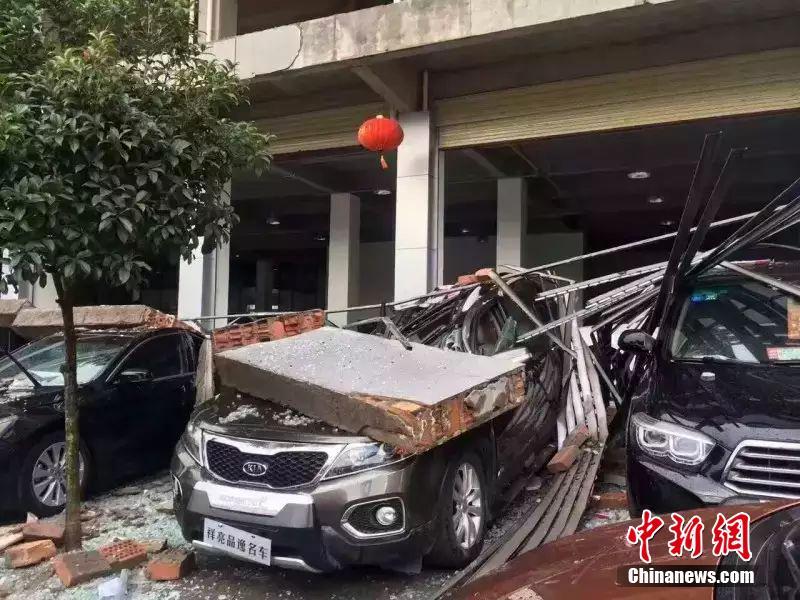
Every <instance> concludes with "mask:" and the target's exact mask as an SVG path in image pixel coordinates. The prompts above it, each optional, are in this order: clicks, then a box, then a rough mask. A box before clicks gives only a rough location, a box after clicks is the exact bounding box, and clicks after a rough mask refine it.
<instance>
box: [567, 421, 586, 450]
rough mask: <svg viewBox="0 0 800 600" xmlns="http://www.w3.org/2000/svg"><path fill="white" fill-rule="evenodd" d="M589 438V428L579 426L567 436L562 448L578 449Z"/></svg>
mask: <svg viewBox="0 0 800 600" xmlns="http://www.w3.org/2000/svg"><path fill="white" fill-rule="evenodd" d="M589 437H591V434H590V433H589V428H588V427H587V426H586V425H579V426H578V427H576V428H575V429H573V430H572V431H570V432H569V433H568V434H567V439H565V440H564V446H577V447H578V448H580V447H581V446H583V443H584V442H585V441H586V440H588V439H589Z"/></svg>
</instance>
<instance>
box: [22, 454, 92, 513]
mask: <svg viewBox="0 0 800 600" xmlns="http://www.w3.org/2000/svg"><path fill="white" fill-rule="evenodd" d="M66 465H67V445H66V443H65V442H55V443H53V444H50V445H49V446H48V447H47V448H45V449H44V450H42V453H41V454H40V455H39V458H37V459H36V462H35V463H33V472H32V473H31V486H32V487H33V494H34V495H35V496H36V499H37V500H38V501H39V502H41V503H42V504H44V505H45V506H53V507H57V506H63V505H64V504H65V503H66V501H67V472H66ZM83 476H84V463H83V457H82V456H81V457H80V472H79V475H78V477H79V478H80V481H81V482H83Z"/></svg>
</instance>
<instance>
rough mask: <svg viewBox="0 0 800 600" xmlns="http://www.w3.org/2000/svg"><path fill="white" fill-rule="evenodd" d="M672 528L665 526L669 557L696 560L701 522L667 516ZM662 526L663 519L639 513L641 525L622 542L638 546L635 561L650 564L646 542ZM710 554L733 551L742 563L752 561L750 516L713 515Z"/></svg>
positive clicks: (631, 528) (700, 544) (700, 546)
mask: <svg viewBox="0 0 800 600" xmlns="http://www.w3.org/2000/svg"><path fill="white" fill-rule="evenodd" d="M670 518H671V519H672V525H670V526H669V532H670V534H671V536H670V539H669V541H668V542H667V549H668V550H669V554H670V556H674V557H681V556H683V555H684V553H687V554H688V555H689V556H690V557H691V558H698V557H699V556H701V555H702V554H703V531H704V530H705V525H704V524H703V521H702V519H701V518H700V517H699V516H697V515H693V516H691V517H689V518H688V519H687V518H686V517H684V516H683V515H681V514H678V513H672V514H671V515H670ZM663 526H664V519H662V518H661V517H659V516H656V515H653V513H652V512H651V511H649V510H645V511H643V512H642V523H641V525H636V526H634V525H631V526H629V527H628V532H627V533H626V535H625V539H626V540H627V541H628V543H630V544H631V545H638V546H639V560H641V561H642V562H644V563H649V562H650V561H651V555H650V540H652V539H653V538H654V537H655V535H656V533H658V531H659V530H660V529H661V528H662V527H663ZM711 544H712V547H711V551H712V553H713V554H714V556H720V557H721V556H727V555H728V554H730V553H732V552H735V553H736V554H738V555H739V558H741V559H742V560H744V561H748V560H750V559H751V558H752V553H751V552H750V515H748V514H747V513H744V512H739V513H736V514H735V515H733V516H731V517H727V518H726V517H725V516H724V515H721V514H717V519H716V521H714V526H713V527H712V529H711Z"/></svg>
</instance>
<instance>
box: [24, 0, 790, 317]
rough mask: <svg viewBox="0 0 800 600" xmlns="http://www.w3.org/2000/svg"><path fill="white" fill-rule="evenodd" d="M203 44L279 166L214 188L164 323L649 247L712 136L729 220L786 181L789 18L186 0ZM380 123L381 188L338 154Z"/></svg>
mask: <svg viewBox="0 0 800 600" xmlns="http://www.w3.org/2000/svg"><path fill="white" fill-rule="evenodd" d="M199 24H200V29H201V30H202V31H203V32H204V33H205V35H206V39H207V42H208V43H209V47H210V51H211V52H212V53H213V54H214V55H216V56H217V57H219V58H221V59H227V60H230V61H232V62H234V63H236V70H237V74H238V75H239V77H240V78H241V79H242V80H244V81H246V82H247V83H248V84H249V87H250V91H251V104H250V106H249V107H247V108H245V109H242V110H241V112H240V113H239V114H238V115H237V116H238V117H240V118H244V119H249V120H253V121H255V122H256V123H257V124H258V125H259V127H262V128H263V129H264V130H265V131H268V132H270V133H273V134H274V135H275V136H276V139H275V142H274V145H273V151H274V155H275V160H274V165H273V168H272V169H271V171H270V172H269V173H268V174H267V175H265V176H262V177H260V178H259V177H256V176H255V175H253V174H248V173H242V174H239V175H237V177H236V178H235V179H234V180H233V181H232V182H231V186H230V194H231V201H232V202H233V203H234V205H235V206H236V208H237V212H238V213H239V215H240V217H241V223H240V224H239V225H238V226H237V227H236V229H235V230H234V231H233V235H232V239H231V243H230V244H229V245H227V246H226V247H224V248H221V249H219V250H218V251H217V252H215V253H214V254H212V255H208V256H206V257H203V258H202V259H200V260H196V261H193V262H192V263H191V264H189V263H186V264H181V265H180V268H179V269H178V272H177V274H176V278H177V282H176V288H177V293H175V292H174V290H173V291H172V293H173V297H174V301H172V303H173V304H174V307H175V309H176V310H177V312H178V313H179V315H180V316H182V317H196V316H200V315H224V314H234V313H242V312H252V311H270V310H295V309H304V308H310V307H312V306H325V307H328V308H330V309H337V308H342V307H344V306H348V305H349V306H352V305H358V304H370V303H376V302H381V301H386V300H393V299H403V298H407V297H410V296H414V295H416V294H419V293H423V292H425V291H427V290H429V289H431V288H432V287H434V286H436V285H439V284H442V283H450V282H452V281H453V280H454V279H455V277H456V276H457V275H458V274H460V273H464V272H469V271H472V270H474V269H476V268H479V267H482V266H487V265H502V264H514V265H523V266H535V265H540V264H544V263H548V262H550V261H553V260H557V259H559V258H562V257H564V256H570V255H574V254H579V253H581V252H584V251H592V250H596V249H601V248H604V247H609V246H614V245H618V244H620V243H624V242H626V241H630V240H633V239H638V238H641V237H644V236H647V235H657V234H658V233H664V232H665V231H668V230H670V228H672V227H673V226H674V223H675V221H676V220H677V218H678V217H679V215H680V209H681V207H682V204H683V202H684V201H685V197H686V192H687V191H688V187H689V184H690V182H691V178H692V173H693V169H694V165H695V163H696V160H697V157H698V155H699V153H700V147H701V145H702V142H703V136H704V135H705V134H706V133H708V132H710V131H717V130H722V131H724V133H725V138H724V139H725V142H726V143H727V144H729V145H736V146H748V148H749V149H750V150H749V151H748V153H747V155H746V158H745V162H744V165H745V168H743V169H741V176H740V177H739V178H738V179H737V182H736V184H735V185H734V187H733V189H732V192H731V194H730V196H731V197H730V198H729V199H728V200H726V204H725V206H724V207H723V210H722V214H723V215H725V214H727V215H733V214H740V213H743V212H747V211H749V210H754V209H755V208H757V207H759V206H761V205H763V204H764V203H765V202H767V201H768V200H769V199H770V198H771V197H772V196H773V195H774V193H776V191H778V190H780V189H781V187H782V186H784V185H785V184H786V183H788V182H789V181H791V180H793V179H795V178H796V177H797V176H798V175H800V147H799V145H798V142H797V140H798V139H800V137H799V136H798V134H800V112H798V109H800V4H798V3H797V2H796V0H396V1H395V2H390V1H387V0H303V1H302V2H297V1H289V0H276V1H273V2H264V1H262V0H200V9H199ZM376 114H385V115H392V116H394V117H396V118H397V119H398V120H399V122H400V123H401V125H402V126H403V129H404V131H405V140H404V142H403V143H402V144H401V146H400V148H399V149H398V151H397V152H396V153H394V154H392V155H389V156H387V158H388V160H389V163H390V168H389V169H388V170H385V171H384V170H383V169H381V168H380V166H379V165H378V159H377V157H375V156H373V155H371V154H370V153H368V152H366V151H364V150H363V149H360V148H359V147H358V146H357V143H356V131H357V129H358V126H359V125H360V124H361V122H363V121H364V120H365V119H367V118H369V117H372V116H375V115H376ZM660 250H663V249H659V248H657V247H656V248H654V249H653V252H659V251H660ZM646 258H647V257H644V256H642V255H640V254H635V255H633V254H632V255H629V256H626V257H620V258H618V259H615V261H614V262H602V263H587V264H586V265H585V266H583V265H580V266H577V267H571V268H566V269H565V270H563V271H562V273H563V274H565V275H566V276H574V277H580V276H582V275H584V274H594V273H602V272H609V271H612V270H618V269H620V268H624V267H625V266H627V262H626V261H630V262H631V264H641V261H642V260H644V259H646ZM166 287H169V285H166ZM165 293H166V294H167V297H168V296H169V293H170V292H169V290H167V291H166V292H165ZM34 295H35V297H34V303H35V304H37V305H46V304H47V302H48V301H51V300H52V298H51V297H50V296H49V295H48V290H47V289H44V290H37V291H35V292H34ZM37 296H38V297H37ZM162 297H163V295H162V296H159V298H162ZM145 299H146V298H145ZM162 306H163V307H164V308H170V304H169V302H167V301H164V303H162Z"/></svg>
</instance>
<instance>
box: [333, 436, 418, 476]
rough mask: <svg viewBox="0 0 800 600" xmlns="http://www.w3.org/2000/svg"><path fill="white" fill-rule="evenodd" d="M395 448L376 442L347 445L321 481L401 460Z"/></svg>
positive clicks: (401, 457)
mask: <svg viewBox="0 0 800 600" xmlns="http://www.w3.org/2000/svg"><path fill="white" fill-rule="evenodd" d="M403 458H405V457H404V456H402V455H401V454H400V453H399V452H397V450H396V449H395V448H393V447H392V446H390V445H388V444H381V443H378V442H363V443H358V444H348V445H347V446H346V447H345V449H344V450H342V452H341V453H340V454H339V456H337V457H336V460H334V461H333V464H332V465H331V466H330V467H328V470H327V472H326V473H325V476H324V477H323V479H333V478H334V477H341V476H342V475H350V474H351V473H358V472H359V471H367V470H369V469H374V468H375V467H381V466H384V465H389V464H391V463H394V462H397V461H399V460H403Z"/></svg>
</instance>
